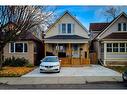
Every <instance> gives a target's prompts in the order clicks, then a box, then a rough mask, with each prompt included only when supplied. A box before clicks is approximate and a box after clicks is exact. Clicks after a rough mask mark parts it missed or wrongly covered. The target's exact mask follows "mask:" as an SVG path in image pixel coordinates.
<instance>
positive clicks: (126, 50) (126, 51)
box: [106, 42, 127, 53]
mask: <svg viewBox="0 0 127 95" xmlns="http://www.w3.org/2000/svg"><path fill="white" fill-rule="evenodd" d="M109 43H110V42H109ZM113 43H116V42H113ZM113 43H111V44H112V52H107V48H108V47H107V44H108V43H106V53H127V46H126V44H127V42H125V43H124V42H119V43H118V52H113ZM120 43H124V44H125V47H124V48H125V52H120Z"/></svg>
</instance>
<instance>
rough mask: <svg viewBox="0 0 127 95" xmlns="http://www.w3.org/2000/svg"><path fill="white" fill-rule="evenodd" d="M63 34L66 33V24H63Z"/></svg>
mask: <svg viewBox="0 0 127 95" xmlns="http://www.w3.org/2000/svg"><path fill="white" fill-rule="evenodd" d="M62 33H66V24H62Z"/></svg>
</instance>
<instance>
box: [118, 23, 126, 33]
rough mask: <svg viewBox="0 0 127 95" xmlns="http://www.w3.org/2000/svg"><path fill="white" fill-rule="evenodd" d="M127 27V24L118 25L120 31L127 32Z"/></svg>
mask: <svg viewBox="0 0 127 95" xmlns="http://www.w3.org/2000/svg"><path fill="white" fill-rule="evenodd" d="M126 30H127V26H126V23H118V31H126Z"/></svg>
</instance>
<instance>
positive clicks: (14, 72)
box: [0, 67, 35, 77]
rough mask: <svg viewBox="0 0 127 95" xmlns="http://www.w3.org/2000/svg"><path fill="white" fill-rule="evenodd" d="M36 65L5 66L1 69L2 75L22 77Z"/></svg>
mask: <svg viewBox="0 0 127 95" xmlns="http://www.w3.org/2000/svg"><path fill="white" fill-rule="evenodd" d="M34 68H35V67H3V68H2V70H0V77H20V76H22V75H24V74H26V73H28V72H30V71H32V70H33V69H34Z"/></svg>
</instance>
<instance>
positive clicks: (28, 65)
mask: <svg viewBox="0 0 127 95" xmlns="http://www.w3.org/2000/svg"><path fill="white" fill-rule="evenodd" d="M26 67H34V65H33V64H27V65H26Z"/></svg>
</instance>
